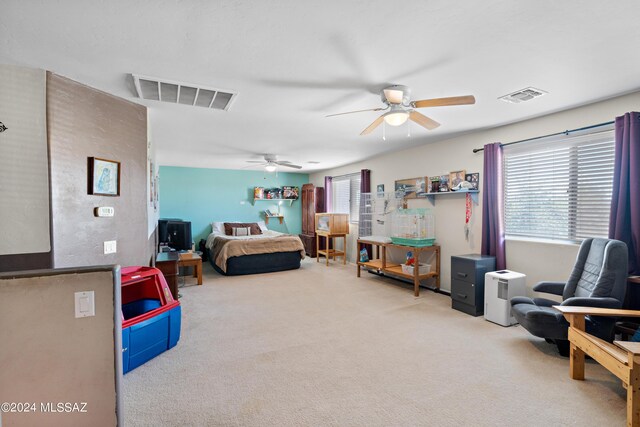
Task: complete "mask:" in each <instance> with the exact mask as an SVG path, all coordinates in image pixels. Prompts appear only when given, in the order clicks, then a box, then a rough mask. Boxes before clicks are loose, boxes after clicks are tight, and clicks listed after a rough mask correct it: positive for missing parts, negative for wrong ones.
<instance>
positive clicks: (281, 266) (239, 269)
mask: <svg viewBox="0 0 640 427" xmlns="http://www.w3.org/2000/svg"><path fill="white" fill-rule="evenodd" d="M209 252H210V251H209ZM301 258H302V257H301V255H300V251H293V252H276V253H271V254H255V255H243V256H234V257H231V258H229V259H227V271H226V272H224V271H222V269H221V268H220V267H218V266H217V265H216V263H215V260H214V259H213V257H212V256H211V253H209V263H211V265H212V266H213V268H214V269H215V270H216V271H217V272H218V273H220V274H224V275H225V276H240V275H243V274H258V273H271V272H274V271H284V270H295V269H296V268H300V260H301Z"/></svg>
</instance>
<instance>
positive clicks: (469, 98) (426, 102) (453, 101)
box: [411, 95, 476, 108]
mask: <svg viewBox="0 0 640 427" xmlns="http://www.w3.org/2000/svg"><path fill="white" fill-rule="evenodd" d="M475 103H476V98H475V97H474V96H473V95H465V96H452V97H450V98H433V99H422V100H420V101H413V102H412V103H411V106H412V107H413V108H425V107H446V106H448V105H468V104H475Z"/></svg>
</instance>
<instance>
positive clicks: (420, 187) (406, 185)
mask: <svg viewBox="0 0 640 427" xmlns="http://www.w3.org/2000/svg"><path fill="white" fill-rule="evenodd" d="M426 182H427V178H426V177H423V176H421V177H419V178H409V179H400V180H397V181H396V182H395V191H396V193H400V194H402V195H403V197H404V198H405V199H416V198H419V197H426V194H427V184H426Z"/></svg>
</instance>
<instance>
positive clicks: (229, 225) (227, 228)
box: [224, 222, 262, 236]
mask: <svg viewBox="0 0 640 427" xmlns="http://www.w3.org/2000/svg"><path fill="white" fill-rule="evenodd" d="M238 227H240V228H243V227H249V228H250V229H251V234H262V231H261V230H260V227H258V224H256V223H255V222H225V223H224V234H226V235H227V236H233V235H234V234H233V229H234V228H238Z"/></svg>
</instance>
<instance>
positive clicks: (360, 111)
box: [325, 107, 387, 117]
mask: <svg viewBox="0 0 640 427" xmlns="http://www.w3.org/2000/svg"><path fill="white" fill-rule="evenodd" d="M386 109H387V108H386V107H384V108H383V107H380V108H370V109H368V110H357V111H347V112H346V113H336V114H329V115H328V116H325V117H333V116H342V115H343V114H353V113H364V112H365V111H382V110H386Z"/></svg>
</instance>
